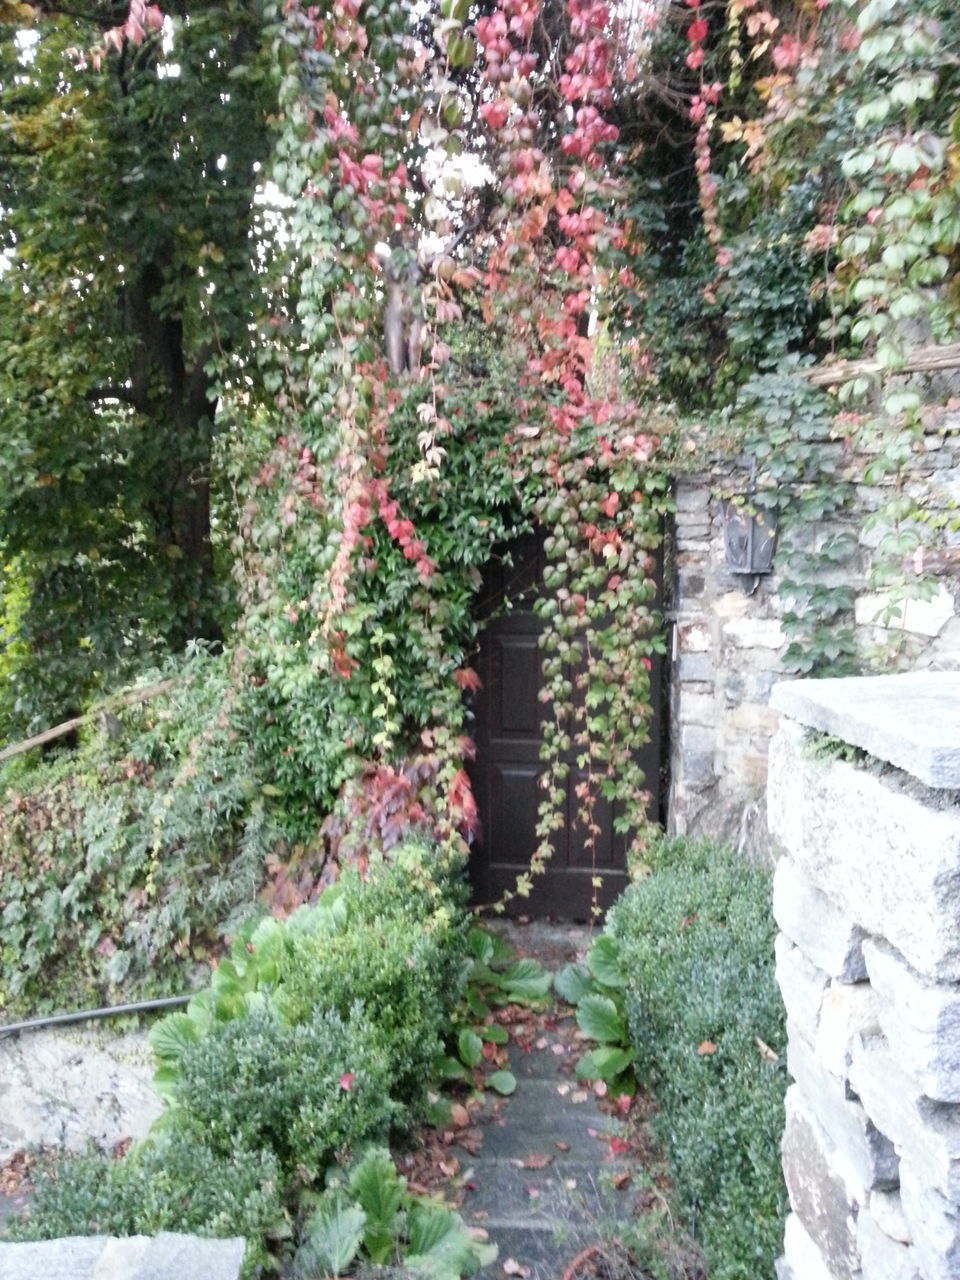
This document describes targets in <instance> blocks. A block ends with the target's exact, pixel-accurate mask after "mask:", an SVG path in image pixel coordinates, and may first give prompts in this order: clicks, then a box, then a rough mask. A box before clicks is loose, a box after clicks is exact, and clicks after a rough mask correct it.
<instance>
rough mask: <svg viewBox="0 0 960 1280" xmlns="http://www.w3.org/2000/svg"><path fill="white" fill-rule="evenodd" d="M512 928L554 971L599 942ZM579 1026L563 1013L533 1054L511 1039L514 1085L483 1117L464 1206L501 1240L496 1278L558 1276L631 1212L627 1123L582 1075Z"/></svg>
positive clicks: (522, 947) (584, 932)
mask: <svg viewBox="0 0 960 1280" xmlns="http://www.w3.org/2000/svg"><path fill="white" fill-rule="evenodd" d="M505 932H506V935H507V940H508V941H509V942H510V943H511V944H513V945H514V946H515V947H516V948H517V950H518V951H519V952H520V954H521V955H532V956H534V957H535V958H536V959H538V960H540V962H541V963H542V964H544V966H545V967H546V968H548V969H551V970H552V971H556V970H557V969H558V968H560V967H561V966H562V965H563V964H565V963H567V962H568V961H571V960H575V959H578V958H581V957H582V955H583V954H584V953H585V952H586V950H587V949H588V948H589V945H590V942H591V940H592V935H591V933H590V931H589V930H588V929H586V928H581V929H574V928H570V927H569V926H552V927H551V926H547V925H543V924H539V923H537V924H530V925H527V926H517V925H512V926H508V927H507V928H506V930H505ZM575 1032H576V1024H575V1022H574V1020H573V1018H565V1019H557V1020H556V1021H555V1023H553V1022H551V1023H550V1024H548V1026H547V1027H546V1028H545V1029H544V1033H543V1034H542V1035H540V1036H538V1037H537V1040H536V1041H535V1043H534V1044H533V1045H532V1046H531V1048H530V1052H529V1053H525V1052H523V1050H522V1049H520V1048H519V1047H518V1045H517V1044H516V1043H515V1042H514V1040H513V1039H511V1042H510V1047H509V1053H510V1069H511V1070H512V1071H513V1073H514V1075H515V1076H516V1077H517V1089H516V1092H515V1093H514V1094H513V1095H512V1096H511V1097H510V1098H508V1099H506V1100H505V1101H502V1102H499V1101H498V1102H496V1103H494V1102H492V1101H491V1100H489V1099H488V1101H487V1103H486V1105H485V1109H484V1112H483V1113H481V1116H480V1118H479V1120H478V1123H479V1125H480V1127H481V1128H482V1130H483V1145H482V1147H481V1149H480V1152H479V1154H478V1155H475V1156H473V1157H472V1159H470V1160H469V1161H465V1162H464V1164H465V1169H466V1170H467V1171H468V1172H467V1173H466V1175H465V1181H466V1185H467V1188H468V1190H467V1193H466V1196H465V1198H464V1202H463V1205H462V1206H461V1210H460V1212H461V1213H462V1214H463V1216H464V1218H465V1220H466V1222H467V1224H468V1225H470V1226H483V1227H484V1228H485V1229H486V1230H487V1231H488V1232H489V1235H490V1239H491V1240H492V1241H493V1242H494V1243H495V1244H496V1245H497V1246H498V1249H499V1256H498V1258H497V1261H496V1262H495V1263H493V1264H492V1265H491V1266H489V1267H488V1268H486V1269H485V1270H484V1271H483V1272H482V1275H483V1276H484V1277H490V1280H495V1278H496V1280H499V1277H502V1276H508V1275H519V1276H523V1277H527V1280H560V1277H561V1276H562V1274H563V1272H564V1269H565V1267H566V1265H567V1264H568V1263H569V1262H570V1261H571V1259H572V1258H574V1257H575V1256H576V1255H577V1254H578V1253H580V1252H581V1251H582V1250H583V1249H584V1247H585V1246H587V1245H589V1244H591V1243H593V1242H595V1241H596V1240H597V1238H598V1237H599V1236H600V1235H602V1234H603V1229H604V1225H605V1226H606V1228H607V1231H608V1232H609V1230H610V1229H611V1227H612V1225H613V1224H614V1223H616V1222H617V1221H624V1220H626V1219H628V1218H629V1216H630V1213H631V1208H632V1200H633V1197H632V1195H631V1193H630V1189H629V1170H628V1168H627V1166H626V1165H625V1164H624V1161H623V1158H622V1156H621V1155H619V1154H618V1150H619V1147H620V1144H618V1143H617V1142H614V1144H613V1146H612V1147H611V1139H612V1138H613V1139H617V1138H619V1137H620V1135H622V1133H623V1129H624V1126H623V1124H622V1122H620V1121H618V1120H616V1119H614V1118H613V1117H611V1116H610V1115H609V1114H607V1113H605V1112H604V1111H602V1110H601V1108H600V1103H599V1101H598V1099H597V1098H596V1097H595V1096H594V1094H593V1093H592V1092H591V1091H589V1090H588V1089H586V1088H585V1087H583V1086H582V1085H581V1084H580V1083H579V1082H578V1081H577V1080H576V1077H575V1075H574V1067H575V1063H576V1058H577V1056H578V1051H579V1048H580V1046H579V1045H578V1043H577V1042H576V1041H575V1039H574V1034H575ZM544 1042H546V1043H544ZM622 1145H623V1147H625V1146H626V1143H625V1142H623V1144H622ZM505 1268H506V1269H505Z"/></svg>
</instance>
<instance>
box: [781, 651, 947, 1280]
mask: <svg viewBox="0 0 960 1280" xmlns="http://www.w3.org/2000/svg"><path fill="white" fill-rule="evenodd" d="M771 705H772V706H773V707H774V708H775V709H776V710H777V711H779V712H780V713H782V715H783V717H784V718H783V722H782V724H781V727H780V728H779V730H778V732H777V734H776V735H775V737H774V738H773V741H772V743H771V747H770V770H769V783H768V793H767V803H768V815H769V823H770V831H771V834H772V836H773V838H774V840H775V841H776V842H777V844H778V845H779V846H780V847H781V848H782V849H783V851H784V853H783V856H782V857H780V859H779V861H778V862H777V867H776V872H775V875H774V914H775V916H776V920H777V924H778V926H779V929H780V933H779V936H778V938H777V942H776V958H777V980H778V982H779V984H780V990H781V994H782V997H783V1002H784V1005H785V1007H786V1011H787V1030H788V1048H787V1065H788V1068H789V1071H790V1075H791V1076H792V1078H793V1083H792V1085H791V1087H790V1089H789V1092H788V1094H787V1103H786V1125H785V1132H784V1136H783V1170H784V1176H785V1180H786V1184H787V1190H788V1193H789V1197H790V1209H791V1212H790V1216H789V1217H788V1219H787V1224H786V1231H785V1239H784V1253H783V1257H782V1258H781V1259H780V1261H779V1263H778V1265H777V1276H778V1278H779V1280H958V1277H960V750H958V747H960V737H958V727H960V673H911V674H906V675H899V676H879V677H872V678H871V677H867V678H856V679H848V680H820V681H814V680H800V681H788V682H785V683H782V684H779V685H777V686H776V688H775V689H774V690H773V695H772V698H771ZM826 733H829V734H830V735H831V738H832V739H833V740H834V741H835V739H836V738H837V737H842V738H843V740H844V741H845V742H846V743H848V744H849V749H847V750H845V751H841V752H840V753H839V754H838V753H837V751H836V748H835V746H834V747H833V748H832V749H831V750H829V751H825V750H824V746H823V743H824V734H826ZM867 753H869V754H867ZM931 783H933V784H934V785H931Z"/></svg>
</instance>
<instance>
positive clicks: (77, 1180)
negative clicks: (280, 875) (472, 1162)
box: [14, 843, 467, 1274]
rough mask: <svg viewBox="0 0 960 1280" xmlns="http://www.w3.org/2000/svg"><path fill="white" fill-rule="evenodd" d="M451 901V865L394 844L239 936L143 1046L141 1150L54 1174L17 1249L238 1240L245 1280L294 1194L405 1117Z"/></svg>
mask: <svg viewBox="0 0 960 1280" xmlns="http://www.w3.org/2000/svg"><path fill="white" fill-rule="evenodd" d="M464 894H465V889H464V880H463V875H462V867H458V866H449V865H445V864H444V863H443V861H442V859H441V858H440V856H439V855H438V853H437V852H436V851H435V850H434V849H432V848H430V847H428V846H427V845H426V844H423V843H408V844H407V845H405V846H402V847H401V848H400V849H398V850H397V851H396V852H395V854H394V857H393V860H392V861H391V862H390V863H386V862H379V863H375V864H373V865H371V866H370V868H369V871H368V873H367V875H366V879H362V878H361V876H360V875H359V874H358V873H357V872H356V871H345V872H344V873H343V875H342V876H341V879H340V881H339V882H338V883H337V884H336V885H334V886H333V887H332V888H330V889H328V890H327V891H326V892H325V893H324V894H323V895H322V897H321V898H320V900H319V901H318V903H317V904H316V905H315V906H307V907H302V908H300V910H299V911H297V912H295V913H294V915H293V916H291V917H290V919H289V920H288V921H286V922H284V923H281V922H279V921H276V920H272V919H270V918H267V919H264V920H261V921H260V922H259V924H258V925H256V926H255V927H254V926H251V927H250V928H249V929H247V930H246V931H245V932H244V933H243V934H242V935H241V936H240V937H239V938H238V939H237V940H236V942H235V943H234V946H233V949H232V952H231V955H230V957H229V958H228V959H225V960H223V961H221V963H220V965H219V966H218V967H217V969H216V970H215V971H214V974H213V978H212V982H211V985H210V987H209V989H208V990H206V991H204V992H202V993H200V995H199V996H197V997H195V998H194V1000H193V1001H192V1002H191V1005H190V1006H189V1008H188V1011H187V1012H186V1013H175V1014H170V1015H168V1016H167V1017H166V1018H164V1019H162V1020H161V1021H160V1022H159V1023H157V1024H156V1025H155V1026H154V1028H153V1029H152V1031H151V1043H152V1044H153V1046H154V1049H155V1051H156V1052H157V1055H158V1060H159V1062H160V1069H159V1070H158V1073H157V1082H158V1086H159V1087H160V1089H161V1091H162V1093H163V1094H164V1096H165V1098H166V1099H167V1101H168V1103H169V1106H168V1108H167V1110H166V1112H165V1113H164V1115H163V1116H162V1117H161V1119H160V1121H159V1122H158V1123H157V1125H156V1126H155V1129H154V1132H153V1133H152V1134H151V1135H150V1137H149V1138H148V1139H147V1141H146V1143H144V1144H142V1145H141V1146H140V1147H139V1148H137V1149H135V1150H134V1151H133V1152H132V1153H131V1154H130V1155H129V1156H127V1157H126V1158H125V1159H124V1160H122V1161H111V1160H109V1159H107V1158H106V1157H98V1156H96V1155H88V1156H84V1157H81V1158H80V1159H79V1160H76V1159H75V1160H69V1159H67V1160H64V1161H61V1163H60V1165H59V1167H58V1168H57V1169H56V1170H55V1171H54V1173H53V1176H52V1177H48V1178H46V1179H41V1182H40V1185H39V1187H38V1190H37V1194H36V1197H35V1200H34V1204H33V1207H32V1212H31V1216H30V1218H29V1220H28V1221H27V1222H26V1223H24V1224H20V1225H18V1226H17V1227H15V1228H14V1230H15V1233H16V1234H17V1236H18V1238H21V1239H45V1238H50V1237H53V1236H64V1235H71V1234H87V1233H89V1232H91V1231H116V1232H121V1233H124V1234H130V1233H137V1232H144V1233H150V1232H154V1231H156V1230H159V1229H161V1228H164V1229H185V1230H192V1231H196V1232H199V1233H200V1234H209V1235H217V1236H222V1235H232V1234H243V1235H247V1236H248V1238H249V1240H250V1245H249V1249H248V1255H247V1262H246V1269H247V1274H255V1273H256V1271H257V1268H258V1267H259V1266H260V1264H261V1263H262V1262H263V1261H264V1259H265V1257H266V1252H265V1248H266V1246H265V1239H266V1238H267V1237H268V1236H270V1235H271V1234H272V1235H276V1236H278V1237H280V1238H282V1237H283V1236H284V1235H289V1215H290V1214H292V1213H293V1212H294V1211H295V1209H296V1205H297V1202H298V1199H299V1197H300V1195H301V1194H302V1192H303V1190H304V1188H305V1187H314V1188H317V1189H320V1188H322V1187H323V1185H324V1181H325V1178H326V1176H327V1175H328V1173H329V1172H330V1170H331V1168H333V1167H334V1166H335V1164H336V1163H337V1162H338V1161H345V1160H347V1159H349V1157H350V1156H351V1155H352V1154H356V1152H357V1151H358V1150H359V1149H360V1148H362V1146H363V1145H364V1144H366V1143H369V1142H380V1141H384V1140H386V1138H387V1137H388V1135H389V1134H390V1133H391V1132H397V1131H399V1130H405V1129H409V1128H410V1127H411V1126H412V1125H413V1124H414V1123H415V1122H417V1121H418V1120H420V1119H421V1118H422V1117H423V1115H424V1110H425V1106H426V1101H427V1098H426V1090H427V1085H428V1083H429V1082H430V1080H431V1079H432V1078H433V1077H434V1076H435V1074H436V1070H435V1069H436V1067H437V1063H438V1061H439V1058H440V1056H441V1054H442V1049H443V1036H444V1033H445V1032H446V1031H447V1030H448V1028H449V1026H450V1023H451V1018H452V1015H453V1010H454V1007H455V1006H456V1004H457V1002H458V1000H459V998H460V996H461V993H462V990H463V985H464V981H465V974H466V934H467V927H466V917H465V914H464V910H463V899H464ZM158 1169H162V1170H164V1176H163V1178H162V1179H159V1180H157V1179H154V1181H156V1185H155V1186H154V1185H153V1183H152V1182H151V1178H153V1177H154V1174H155V1173H156V1171H157V1170H158ZM145 1183H150V1188H149V1194H147V1193H146V1191H145V1190H144V1187H145Z"/></svg>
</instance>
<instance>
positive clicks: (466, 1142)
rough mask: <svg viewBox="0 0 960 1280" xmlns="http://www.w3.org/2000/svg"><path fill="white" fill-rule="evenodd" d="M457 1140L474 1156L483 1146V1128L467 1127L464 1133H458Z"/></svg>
mask: <svg viewBox="0 0 960 1280" xmlns="http://www.w3.org/2000/svg"><path fill="white" fill-rule="evenodd" d="M458 1141H459V1143H460V1146H461V1147H463V1149H464V1151H469V1152H470V1154H471V1155H472V1156H475V1155H476V1154H477V1152H478V1151H479V1150H480V1148H481V1147H482V1146H483V1130H482V1129H468V1130H467V1131H466V1133H461V1134H460V1135H459V1138H458Z"/></svg>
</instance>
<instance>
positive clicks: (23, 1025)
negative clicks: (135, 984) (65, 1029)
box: [0, 995, 193, 1040]
mask: <svg viewBox="0 0 960 1280" xmlns="http://www.w3.org/2000/svg"><path fill="white" fill-rule="evenodd" d="M192 999H193V996H192V995H189V996H164V997H163V998H162V999H159V1000H140V1001H139V1002H138V1003H137V1004H115V1005H111V1006H108V1007H106V1008H104V1009H83V1010H82V1011H81V1012H79V1013H51V1014H49V1015H48V1016H47V1017H46V1018H30V1019H29V1021H27V1022H11V1023H10V1025H9V1026H7V1027H0V1040H3V1039H5V1038H6V1037H7V1036H16V1035H19V1034H20V1032H21V1031H41V1030H43V1028H44V1027H56V1026H62V1025H63V1024H64V1023H68V1022H86V1021H87V1020H88V1019H91V1018H115V1017H119V1015H120V1014H123V1013H149V1012H151V1011H152V1010H154V1009H175V1008H177V1007H178V1006H179V1005H184V1004H189V1003H190V1001H191V1000H192Z"/></svg>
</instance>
